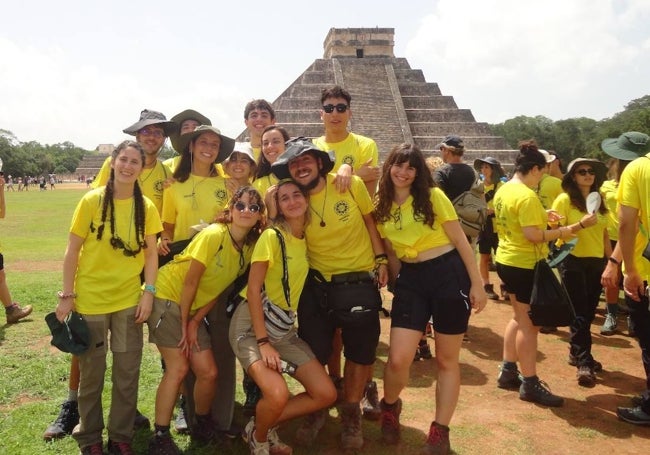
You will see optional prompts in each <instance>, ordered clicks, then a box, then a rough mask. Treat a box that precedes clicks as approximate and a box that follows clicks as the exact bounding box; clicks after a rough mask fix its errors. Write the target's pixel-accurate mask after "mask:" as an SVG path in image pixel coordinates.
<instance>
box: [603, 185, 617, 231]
mask: <svg viewBox="0 0 650 455" xmlns="http://www.w3.org/2000/svg"><path fill="white" fill-rule="evenodd" d="M616 193H618V182H617V181H616V180H605V181H604V182H603V184H602V185H601V186H600V194H601V196H603V203H604V204H605V207H607V210H608V212H607V221H608V224H607V233H608V234H609V239H610V240H618V207H617V202H616Z"/></svg>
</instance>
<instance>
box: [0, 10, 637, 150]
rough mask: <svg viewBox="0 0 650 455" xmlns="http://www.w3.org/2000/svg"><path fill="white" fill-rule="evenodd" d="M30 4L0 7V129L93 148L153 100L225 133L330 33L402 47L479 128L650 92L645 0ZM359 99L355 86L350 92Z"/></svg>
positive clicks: (590, 108)
mask: <svg viewBox="0 0 650 455" xmlns="http://www.w3.org/2000/svg"><path fill="white" fill-rule="evenodd" d="M96 3H99V2H95V1H89V0H58V1H51V0H23V1H21V2H10V3H9V2H8V3H7V4H5V5H3V7H2V13H1V15H0V129H4V130H9V131H11V132H12V133H13V134H14V135H15V136H16V137H17V138H18V139H19V140H20V141H23V142H27V141H31V140H35V141H38V142H41V143H49V144H54V143H60V142H64V141H71V142H73V143H75V144H76V145H78V146H81V147H84V148H88V149H94V148H95V147H96V146H97V144H99V143H107V142H108V143H110V142H112V143H117V142H119V141H120V140H122V139H123V138H124V135H123V133H122V132H121V130H122V129H123V128H125V127H127V126H129V125H130V124H132V123H134V122H135V121H136V120H137V119H138V116H139V112H140V110H142V109H143V108H150V109H155V110H160V111H162V112H164V113H165V114H166V115H167V116H168V117H171V116H172V115H174V114H175V113H177V112H179V111H181V110H183V109H186V108H194V109H197V110H199V111H201V112H202V113H204V114H206V115H207V116H208V117H210V118H211V119H212V121H213V124H214V125H216V126H217V127H219V128H220V129H221V130H222V131H223V132H224V133H226V134H229V135H233V136H234V135H237V134H239V133H240V132H241V131H242V129H243V107H244V105H245V103H246V102H247V101H248V100H250V99H252V98H266V99H268V100H270V101H272V100H275V99H276V98H277V97H278V96H279V95H280V94H281V93H282V91H283V90H284V89H285V88H287V87H288V86H289V85H290V84H291V83H292V82H293V81H294V80H295V79H296V78H297V77H298V76H299V75H300V74H301V73H302V72H303V71H304V70H305V69H306V68H307V67H309V66H310V65H311V63H312V62H313V61H314V60H315V59H317V58H321V57H322V54H323V40H324V38H325V36H326V35H327V32H328V31H329V29H330V28H331V27H338V28H345V27H375V26H379V27H392V28H395V54H396V56H397V57H406V58H407V59H408V61H409V63H410V65H411V67H412V68H414V69H421V70H423V72H424V75H425V77H426V79H427V81H429V82H437V83H438V84H439V86H440V88H441V90H442V93H443V94H444V95H451V96H453V97H454V98H455V100H456V103H457V104H458V106H459V107H461V108H466V109H471V110H472V112H473V113H474V116H475V118H476V119H477V120H478V121H484V122H490V123H497V122H502V121H504V120H506V119H508V118H511V117H514V116H516V115H531V116H534V115H544V116H547V117H549V118H551V119H553V120H560V119H563V118H571V117H581V116H585V117H590V118H594V119H602V118H606V117H610V116H611V115H613V114H615V113H616V112H619V111H621V110H622V109H623V107H624V106H625V104H627V103H628V102H629V101H631V100H632V99H635V98H640V97H642V96H644V95H647V94H650V25H649V24H650V1H648V0H569V1H567V0H544V1H533V0H530V1H521V0H483V1H472V0H437V1H436V0H433V1H432V0H428V1H425V0H408V1H404V2H396V1H394V0H391V1H388V0H358V1H352V0H329V1H327V2H306V1H304V0H288V1H282V0H279V1H275V2H269V1H266V2H262V1H258V0H248V1H242V2H235V1H225V2H221V1H219V2H217V1H214V0H195V1H193V2H188V3H186V4H185V3H183V2H178V1H170V0H158V1H155V2H154V1H145V0H141V1H137V0H111V1H106V2H101V4H99V5H97V4H96ZM353 95H354V94H353Z"/></svg>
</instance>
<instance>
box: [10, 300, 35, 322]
mask: <svg viewBox="0 0 650 455" xmlns="http://www.w3.org/2000/svg"><path fill="white" fill-rule="evenodd" d="M32 309H33V308H32V306H31V305H25V306H24V307H22V308H21V307H20V306H19V305H18V304H17V303H16V302H14V303H12V304H11V305H9V306H8V307H5V315H6V316H7V324H15V323H16V322H18V321H20V320H21V319H23V318H26V317H27V316H29V315H30V314H32Z"/></svg>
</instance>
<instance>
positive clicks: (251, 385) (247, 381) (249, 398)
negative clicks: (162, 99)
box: [242, 373, 262, 417]
mask: <svg viewBox="0 0 650 455" xmlns="http://www.w3.org/2000/svg"><path fill="white" fill-rule="evenodd" d="M242 386H243V388H244V393H246V401H245V402H244V409H243V413H244V416H245V417H251V416H254V415H255V408H256V407H257V402H258V401H260V398H262V391H261V390H260V388H259V387H258V386H257V384H255V381H253V378H251V377H250V376H249V375H248V374H246V373H244V379H243V381H242Z"/></svg>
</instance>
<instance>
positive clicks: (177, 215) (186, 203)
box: [161, 175, 231, 242]
mask: <svg viewBox="0 0 650 455" xmlns="http://www.w3.org/2000/svg"><path fill="white" fill-rule="evenodd" d="M230 196H231V195H230V193H229V192H228V190H227V189H226V181H225V179H224V178H223V177H197V176H195V175H190V178H188V179H187V180H185V181H184V182H174V183H172V184H171V185H170V186H169V187H168V188H166V189H165V193H164V194H163V211H162V216H161V218H162V221H163V223H170V224H173V225H174V238H173V241H175V242H176V241H178V240H184V239H188V238H190V237H191V232H190V227H191V226H193V225H195V224H199V223H200V222H201V221H203V222H205V223H212V222H213V221H214V218H215V216H216V215H217V214H218V213H219V212H221V211H222V210H223V209H224V208H225V207H226V205H227V204H228V200H229V199H230Z"/></svg>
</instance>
